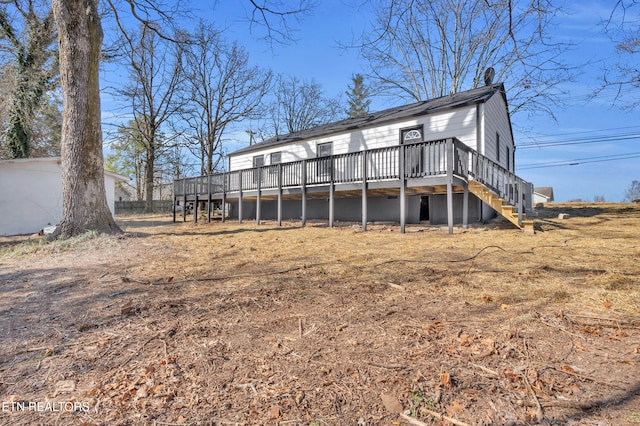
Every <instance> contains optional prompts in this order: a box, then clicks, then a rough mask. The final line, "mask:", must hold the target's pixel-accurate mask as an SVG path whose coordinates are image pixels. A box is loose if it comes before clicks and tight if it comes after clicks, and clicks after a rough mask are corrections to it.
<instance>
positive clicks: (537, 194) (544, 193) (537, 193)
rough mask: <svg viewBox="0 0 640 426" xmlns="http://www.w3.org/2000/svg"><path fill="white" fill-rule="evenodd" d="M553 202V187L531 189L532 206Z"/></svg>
mask: <svg viewBox="0 0 640 426" xmlns="http://www.w3.org/2000/svg"><path fill="white" fill-rule="evenodd" d="M552 201H554V199H553V187H551V186H543V187H540V188H534V189H533V204H534V205H537V204H538V203H549V202H552Z"/></svg>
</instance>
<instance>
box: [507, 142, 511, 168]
mask: <svg viewBox="0 0 640 426" xmlns="http://www.w3.org/2000/svg"><path fill="white" fill-rule="evenodd" d="M507 170H511V150H510V149H509V147H507Z"/></svg>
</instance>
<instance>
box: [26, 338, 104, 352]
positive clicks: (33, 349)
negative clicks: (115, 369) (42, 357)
mask: <svg viewBox="0 0 640 426" xmlns="http://www.w3.org/2000/svg"><path fill="white" fill-rule="evenodd" d="M105 340H110V338H109V337H103V338H102V339H98V340H92V341H91V342H69V343H61V344H59V345H51V346H40V347H37V348H27V349H24V350H23V351H22V352H39V351H45V350H47V349H51V348H53V350H54V352H55V350H56V349H60V348H68V347H71V346H80V345H92V344H94V343H100V342H104V341H105Z"/></svg>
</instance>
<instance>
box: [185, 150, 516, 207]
mask: <svg viewBox="0 0 640 426" xmlns="http://www.w3.org/2000/svg"><path fill="white" fill-rule="evenodd" d="M402 159H403V160H404V162H403V164H401V163H402V161H401V160H402ZM401 166H403V167H401ZM449 171H451V173H453V174H455V175H457V176H459V177H461V178H463V179H465V180H466V179H468V178H472V179H474V180H476V181H478V182H480V183H482V184H483V185H485V186H486V187H488V188H489V189H491V190H492V191H494V192H496V193H497V194H498V195H499V196H500V197H501V198H503V199H505V200H506V201H507V202H508V203H509V204H511V205H519V204H518V201H519V200H520V199H521V197H522V191H523V190H522V188H523V185H529V184H528V183H527V182H525V181H524V180H522V179H521V178H519V177H518V176H516V175H515V174H514V173H512V172H510V171H509V170H507V169H505V168H504V167H502V166H500V165H499V164H497V163H496V162H494V161H492V160H490V159H488V158H487V157H485V156H483V155H482V154H480V153H478V152H477V151H475V150H473V149H472V148H470V147H468V146H467V145H465V144H463V143H462V142H460V141H459V140H457V139H455V138H452V139H440V140H435V141H428V142H417V143H412V144H406V145H399V146H393V147H386V148H377V149H370V150H364V151H360V152H353V153H348V154H339V155H332V156H327V157H318V158H310V159H307V160H299V161H293V162H288V163H280V164H272V165H268V166H261V167H254V168H250V169H243V170H234V171H231V172H224V173H216V174H212V175H205V176H197V177H191V178H183V179H178V180H175V181H174V197H176V198H180V197H184V196H195V195H197V196H198V197H204V196H207V195H208V194H222V193H226V194H228V193H238V192H244V191H257V190H268V189H278V188H295V187H302V186H313V185H327V184H343V183H354V184H355V183H360V182H363V181H365V180H366V181H367V182H371V181H381V180H399V179H401V174H404V176H403V177H404V179H407V180H408V179H419V178H426V177H433V176H444V175H447V173H448V172H449Z"/></svg>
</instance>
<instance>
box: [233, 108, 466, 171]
mask: <svg viewBox="0 0 640 426" xmlns="http://www.w3.org/2000/svg"><path fill="white" fill-rule="evenodd" d="M419 125H423V126H424V139H425V140H436V139H444V138H450V137H456V138H458V139H459V140H460V141H461V142H463V143H465V144H466V145H468V146H470V147H471V148H473V149H476V148H477V141H476V137H477V132H476V114H475V106H469V107H464V108H459V109H456V110H453V111H447V112H445V113H437V114H430V115H426V116H422V117H416V118H413V119H409V120H402V121H397V122H394V123H388V124H386V125H382V126H378V127H370V128H363V129H357V130H353V131H350V132H342V133H336V134H333V135H328V136H324V137H321V138H315V139H310V140H303V141H299V142H295V143H289V144H286V145H280V146H270V147H268V148H265V149H264V150H259V151H253V152H249V153H245V154H237V155H234V154H231V155H230V156H229V170H230V171H235V170H242V169H248V168H251V167H253V159H254V157H256V156H264V159H265V165H269V164H270V154H271V153H274V152H281V153H282V156H281V161H282V162H283V163H287V162H292V161H299V160H305V159H308V158H316V153H317V145H319V144H323V143H327V142H331V143H332V144H333V152H332V153H333V155H339V154H346V153H351V152H359V151H363V150H368V149H376V148H384V147H390V146H397V145H398V144H399V143H400V131H401V130H402V129H405V128H407V127H415V126H419Z"/></svg>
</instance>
